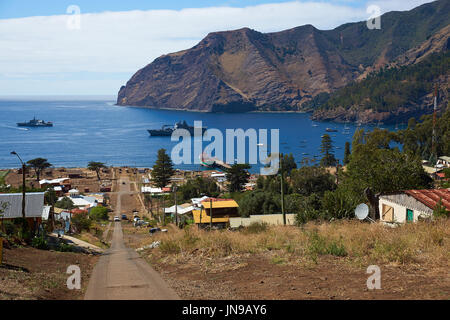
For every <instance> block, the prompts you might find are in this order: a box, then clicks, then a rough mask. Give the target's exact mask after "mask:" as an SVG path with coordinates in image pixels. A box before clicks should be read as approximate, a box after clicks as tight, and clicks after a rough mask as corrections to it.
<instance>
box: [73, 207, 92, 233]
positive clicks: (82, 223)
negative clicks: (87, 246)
mask: <svg viewBox="0 0 450 320" xmlns="http://www.w3.org/2000/svg"><path fill="white" fill-rule="evenodd" d="M72 224H73V226H74V227H75V229H76V231H77V232H81V231H83V230H86V231H89V229H90V228H91V225H92V220H91V219H89V217H88V214H87V213H86V212H82V213H78V214H76V215H74V216H73V217H72Z"/></svg>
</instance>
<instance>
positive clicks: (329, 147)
mask: <svg viewBox="0 0 450 320" xmlns="http://www.w3.org/2000/svg"><path fill="white" fill-rule="evenodd" d="M320 153H322V155H323V156H322V160H320V165H322V166H324V167H331V166H334V165H336V158H335V157H334V153H333V141H332V140H331V137H330V135H328V134H324V135H323V136H322V143H321V145H320Z"/></svg>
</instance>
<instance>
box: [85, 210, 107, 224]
mask: <svg viewBox="0 0 450 320" xmlns="http://www.w3.org/2000/svg"><path fill="white" fill-rule="evenodd" d="M89 216H90V218H91V219H93V220H96V221H100V220H104V221H105V220H108V218H109V217H108V209H107V208H105V207H94V208H92V209H91V212H90V214H89Z"/></svg>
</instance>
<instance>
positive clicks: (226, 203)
mask: <svg viewBox="0 0 450 320" xmlns="http://www.w3.org/2000/svg"><path fill="white" fill-rule="evenodd" d="M211 208H212V209H211ZM238 209H239V205H238V204H237V202H236V201H234V200H233V199H217V198H208V199H205V200H203V201H202V202H201V207H200V210H198V209H197V210H193V211H192V214H193V216H194V222H195V223H196V224H197V225H209V224H210V223H211V214H212V223H213V224H215V225H216V226H218V227H222V228H223V227H226V226H228V225H229V224H230V217H239V212H238Z"/></svg>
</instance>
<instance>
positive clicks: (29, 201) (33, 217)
mask: <svg viewBox="0 0 450 320" xmlns="http://www.w3.org/2000/svg"><path fill="white" fill-rule="evenodd" d="M4 203H6V204H7V205H6V208H5V209H4V212H3V213H2V215H1V217H0V219H2V220H3V219H5V220H6V219H16V218H22V193H2V194H0V205H2V204H4ZM46 210H47V209H46V208H44V192H28V193H26V195H25V217H26V219H27V222H28V225H29V226H30V227H32V228H36V227H37V225H39V224H40V223H41V222H42V215H43V214H45V212H46Z"/></svg>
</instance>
